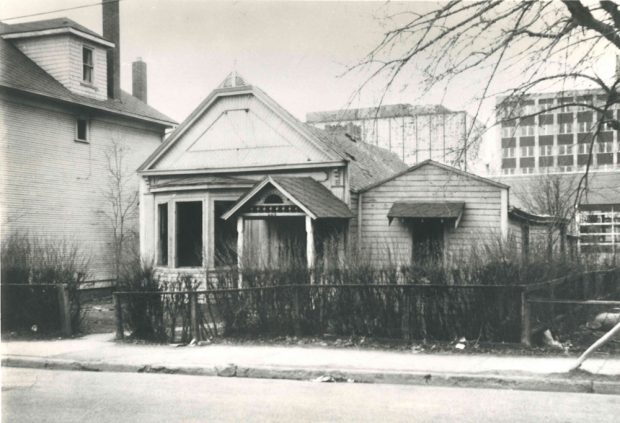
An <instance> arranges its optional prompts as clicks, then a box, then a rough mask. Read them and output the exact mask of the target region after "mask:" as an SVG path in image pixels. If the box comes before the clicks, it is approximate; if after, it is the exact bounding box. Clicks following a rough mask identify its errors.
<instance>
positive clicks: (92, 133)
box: [0, 97, 163, 278]
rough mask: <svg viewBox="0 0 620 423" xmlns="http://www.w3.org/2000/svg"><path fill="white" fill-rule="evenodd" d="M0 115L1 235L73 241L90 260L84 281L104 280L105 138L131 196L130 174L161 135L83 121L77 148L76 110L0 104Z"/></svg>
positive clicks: (107, 266) (132, 226)
mask: <svg viewBox="0 0 620 423" xmlns="http://www.w3.org/2000/svg"><path fill="white" fill-rule="evenodd" d="M0 113H1V116H2V121H1V122H0V124H1V125H0V126H2V127H3V131H2V133H1V134H2V138H1V139H0V145H1V147H2V149H1V150H0V152H1V153H2V154H1V155H2V157H3V163H0V164H1V165H2V167H3V168H4V171H3V174H2V176H3V181H2V184H1V185H2V189H1V191H2V192H1V194H2V202H3V207H4V210H3V216H2V222H1V223H2V226H3V231H2V234H3V236H6V235H8V234H10V233H11V232H14V231H18V232H21V233H27V234H29V235H31V236H36V237H45V238H50V239H55V240H61V239H62V240H66V241H69V242H72V243H73V242H74V243H76V244H77V245H78V246H79V247H80V249H81V250H82V251H83V252H84V253H85V254H87V255H88V256H90V269H91V275H90V276H91V277H93V278H107V277H110V276H112V269H113V261H112V250H111V246H110V241H111V235H110V225H109V221H108V220H107V218H106V214H105V212H106V211H107V210H109V203H108V202H106V200H105V197H104V192H105V189H106V187H107V184H108V181H109V179H108V172H107V161H106V158H105V154H106V152H107V151H109V149H110V146H111V143H112V140H113V139H117V140H120V141H119V142H120V143H121V144H122V145H123V146H124V148H126V151H127V153H126V155H125V156H124V158H125V166H126V169H127V172H129V173H133V174H134V175H135V177H134V182H132V186H131V187H129V188H130V189H131V190H137V187H138V178H137V175H136V174H135V169H137V167H138V166H139V165H140V164H141V163H142V162H143V161H144V160H145V159H146V157H148V156H149V154H150V153H152V151H153V150H154V149H155V148H156V147H157V145H158V144H159V143H160V142H161V138H162V135H163V134H162V133H161V132H158V130H156V128H150V129H149V128H148V127H145V126H142V125H139V124H138V123H137V122H133V121H128V120H123V119H121V118H114V117H110V116H108V117H102V116H97V115H94V116H93V115H91V120H90V130H89V137H90V142H89V143H80V142H76V141H74V139H75V118H76V115H78V114H80V111H79V110H72V111H69V110H63V109H59V108H57V107H54V108H52V107H48V106H45V107H41V106H40V105H38V104H37V103H33V102H30V101H29V102H24V101H21V100H20V99H18V98H15V97H13V98H10V97H0ZM137 219H138V216H137V214H136V215H135V216H134V218H133V219H132V220H131V221H130V222H129V225H128V228H129V231H137V229H138V224H137Z"/></svg>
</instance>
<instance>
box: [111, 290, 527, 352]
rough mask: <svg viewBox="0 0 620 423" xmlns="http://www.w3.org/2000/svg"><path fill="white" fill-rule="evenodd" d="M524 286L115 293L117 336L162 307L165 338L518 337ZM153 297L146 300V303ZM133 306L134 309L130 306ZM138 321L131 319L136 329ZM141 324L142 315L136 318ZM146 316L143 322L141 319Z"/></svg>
mask: <svg viewBox="0 0 620 423" xmlns="http://www.w3.org/2000/svg"><path fill="white" fill-rule="evenodd" d="M523 290H524V287H523V286H510V285H498V286H494V285H491V286H489V285H432V284H424V285H394V284H391V285H379V284H368V285H366V284H365V285H359V284H338V285H309V284H297V285H278V286H269V287H255V288H244V289H215V290H201V291H166V292H147V293H145V292H115V293H114V302H115V306H116V307H115V308H116V318H117V337H118V338H122V337H123V336H124V332H125V327H126V326H127V325H126V324H127V323H128V321H127V320H128V319H129V320H132V319H133V320H136V319H140V313H139V312H138V313H137V312H136V303H140V305H138V307H137V308H138V309H144V310H146V309H149V310H158V311H157V313H156V315H155V316H152V319H151V322H150V323H148V324H150V325H151V326H152V327H153V328H155V327H156V328H155V329H153V328H151V329H149V330H148V331H147V332H148V333H157V334H159V337H160V339H161V340H165V341H167V342H176V341H181V342H187V341H189V340H191V339H197V340H200V339H202V338H204V337H207V336H221V335H223V336H228V335H256V334H266V335H273V336H292V335H296V336H316V335H322V334H325V333H333V334H336V335H340V336H369V337H375V338H391V339H403V340H411V339H428V340H453V339H454V338H456V337H460V336H465V337H467V338H468V339H480V340H487V341H504V342H518V341H519V339H520V325H521V320H522V318H521V314H520V313H521V309H522V307H521V304H520V303H519V301H518V300H517V301H515V298H517V299H520V298H521V297H522V296H521V293H522V292H523ZM147 302H149V304H148V305H147V304H146V303H147ZM132 310H133V311H132ZM135 323H136V322H133V324H129V325H128V326H133V327H132V330H133V331H134V332H135V331H136V329H139V328H136V327H135V326H136V325H135ZM138 323H140V322H138ZM142 323H144V322H142Z"/></svg>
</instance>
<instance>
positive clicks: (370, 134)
mask: <svg viewBox="0 0 620 423" xmlns="http://www.w3.org/2000/svg"><path fill="white" fill-rule="evenodd" d="M306 122H307V123H309V124H311V125H313V126H315V127H317V128H321V129H327V130H342V131H345V132H347V133H348V134H349V135H350V136H351V137H353V138H354V139H357V140H361V141H363V142H365V143H368V144H372V145H376V146H378V147H382V148H385V149H386V150H389V151H391V152H393V153H395V154H397V155H398V156H399V157H400V158H401V160H403V161H404V162H405V163H407V164H408V165H410V166H413V165H415V164H417V163H421V162H423V161H424V160H428V159H431V160H434V161H437V162H439V163H443V164H446V165H449V166H454V167H456V168H459V169H463V170H467V167H468V165H469V163H471V162H472V161H473V159H475V157H476V156H477V151H478V145H479V142H480V138H481V135H482V132H483V130H484V127H483V126H482V125H480V124H479V123H478V122H475V121H474V119H473V118H472V117H471V116H469V115H468V114H467V113H465V112H463V111H457V112H454V111H451V110H449V109H447V108H445V107H444V106H442V105H429V106H416V105H411V104H394V105H385V106H380V107H378V108H376V107H372V108H362V109H346V110H336V111H325V112H313V113H308V114H307V116H306ZM472 125H473V128H472ZM465 146H467V147H468V148H465Z"/></svg>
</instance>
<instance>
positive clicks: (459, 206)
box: [388, 201, 465, 227]
mask: <svg viewBox="0 0 620 423" xmlns="http://www.w3.org/2000/svg"><path fill="white" fill-rule="evenodd" d="M464 210H465V203H464V202H462V201H459V202H457V201H436V202H417V201H416V202H404V201H403V202H396V203H394V204H392V207H391V208H390V211H389V212H388V219H390V221H391V220H392V219H393V218H395V217H397V218H399V219H415V220H424V219H445V220H450V221H452V220H453V221H454V222H455V223H454V227H457V226H458V224H459V222H460V220H461V216H463V211H464Z"/></svg>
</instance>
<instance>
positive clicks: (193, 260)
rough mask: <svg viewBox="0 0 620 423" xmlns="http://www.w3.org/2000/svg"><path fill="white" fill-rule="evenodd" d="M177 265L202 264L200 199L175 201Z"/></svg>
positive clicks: (194, 265)
mask: <svg viewBox="0 0 620 423" xmlns="http://www.w3.org/2000/svg"><path fill="white" fill-rule="evenodd" d="M176 211H177V216H176V217H177V218H176V221H177V222H176V223H177V224H176V229H177V234H176V235H177V236H176V240H177V245H176V247H177V267H199V266H202V201H190V202H183V203H177V210H176Z"/></svg>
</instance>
